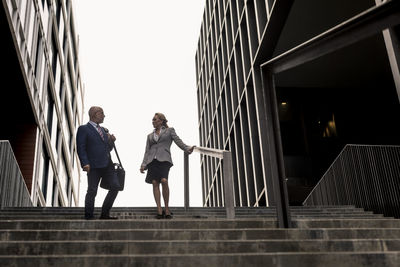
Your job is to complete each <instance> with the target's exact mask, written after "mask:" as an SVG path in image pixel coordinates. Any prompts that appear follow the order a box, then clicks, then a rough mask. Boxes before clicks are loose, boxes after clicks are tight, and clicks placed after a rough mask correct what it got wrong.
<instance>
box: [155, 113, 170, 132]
mask: <svg viewBox="0 0 400 267" xmlns="http://www.w3.org/2000/svg"><path fill="white" fill-rule="evenodd" d="M154 115H155V116H157V117H158V118H159V119H160V120H162V125H163V126H164V127H165V128H169V126H168V124H167V122H168V120H167V118H165V115H164V114H162V113H160V112H157V113H156V114H154Z"/></svg>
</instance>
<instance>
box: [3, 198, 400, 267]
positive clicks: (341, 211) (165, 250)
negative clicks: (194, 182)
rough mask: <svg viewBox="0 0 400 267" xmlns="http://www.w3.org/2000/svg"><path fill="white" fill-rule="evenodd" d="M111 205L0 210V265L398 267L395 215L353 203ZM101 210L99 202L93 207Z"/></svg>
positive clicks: (398, 224) (399, 253) (398, 234)
mask: <svg viewBox="0 0 400 267" xmlns="http://www.w3.org/2000/svg"><path fill="white" fill-rule="evenodd" d="M172 210H173V213H174V218H173V219H172V220H166V219H164V220H157V219H154V212H155V209H154V208H153V207H116V208H113V209H112V214H113V215H116V216H118V217H119V219H118V220H99V219H96V220H89V221H87V220H84V219H83V218H82V215H83V211H84V209H83V208H6V209H2V210H0V266H23V267H26V266H61V267H63V266H74V265H75V266H96V265H97V266H207V267H210V266H218V267H221V266H279V267H286V266H299V267H305V266H307V267H308V266H317V267H322V266H323V267H326V266H328V267H329V266H335V267H337V266H345V267H346V266H351V267H358V266H360V267H361V266H389V267H392V266H396V267H398V266H399V260H400V220H397V219H393V218H387V217H383V216H382V215H381V214H373V213H372V212H366V211H364V210H363V209H359V208H355V207H354V206H334V207H329V206H317V207H304V208H302V207H290V210H291V212H292V214H291V215H292V219H293V228H290V229H279V228H277V221H276V211H275V209H274V208H236V210H235V211H236V215H237V216H236V218H235V219H226V218H225V210H224V209H223V208H200V207H196V208H189V209H187V210H185V209H184V208H180V207H175V208H173V209H172ZM99 213H100V209H99V208H96V214H99Z"/></svg>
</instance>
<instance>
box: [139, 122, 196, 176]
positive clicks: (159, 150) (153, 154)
mask: <svg viewBox="0 0 400 267" xmlns="http://www.w3.org/2000/svg"><path fill="white" fill-rule="evenodd" d="M172 141H174V142H175V144H176V145H177V146H178V147H179V148H180V149H182V150H183V151H185V152H188V150H189V149H190V146H188V145H185V143H183V141H182V140H181V139H180V138H179V136H178V135H177V134H176V132H175V129H174V128H172V127H170V128H165V130H164V131H162V133H161V134H160V136H159V138H158V141H156V140H154V132H151V133H150V134H149V135H147V142H146V151H145V153H144V157H143V162H142V165H141V166H142V167H144V168H145V169H147V164H149V163H150V162H152V161H153V159H157V160H158V161H168V162H170V163H171V164H173V163H172V158H171V150H170V148H171V144H172Z"/></svg>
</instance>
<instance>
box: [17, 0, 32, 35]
mask: <svg viewBox="0 0 400 267" xmlns="http://www.w3.org/2000/svg"><path fill="white" fill-rule="evenodd" d="M19 4H20V6H19V18H20V20H21V26H22V28H23V29H24V30H25V19H26V11H27V9H28V5H31V4H32V2H31V1H20V2H19Z"/></svg>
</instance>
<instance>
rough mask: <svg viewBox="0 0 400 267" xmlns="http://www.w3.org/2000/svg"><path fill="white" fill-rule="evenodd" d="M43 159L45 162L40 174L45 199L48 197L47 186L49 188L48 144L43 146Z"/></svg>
mask: <svg viewBox="0 0 400 267" xmlns="http://www.w3.org/2000/svg"><path fill="white" fill-rule="evenodd" d="M42 149H43V150H42V160H43V164H42V168H41V171H42V174H41V175H40V176H39V185H40V186H41V189H42V193H43V196H44V199H45V200H46V199H47V188H48V177H49V176H48V175H49V160H50V159H49V155H48V153H47V149H46V146H45V145H43V148H42Z"/></svg>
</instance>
